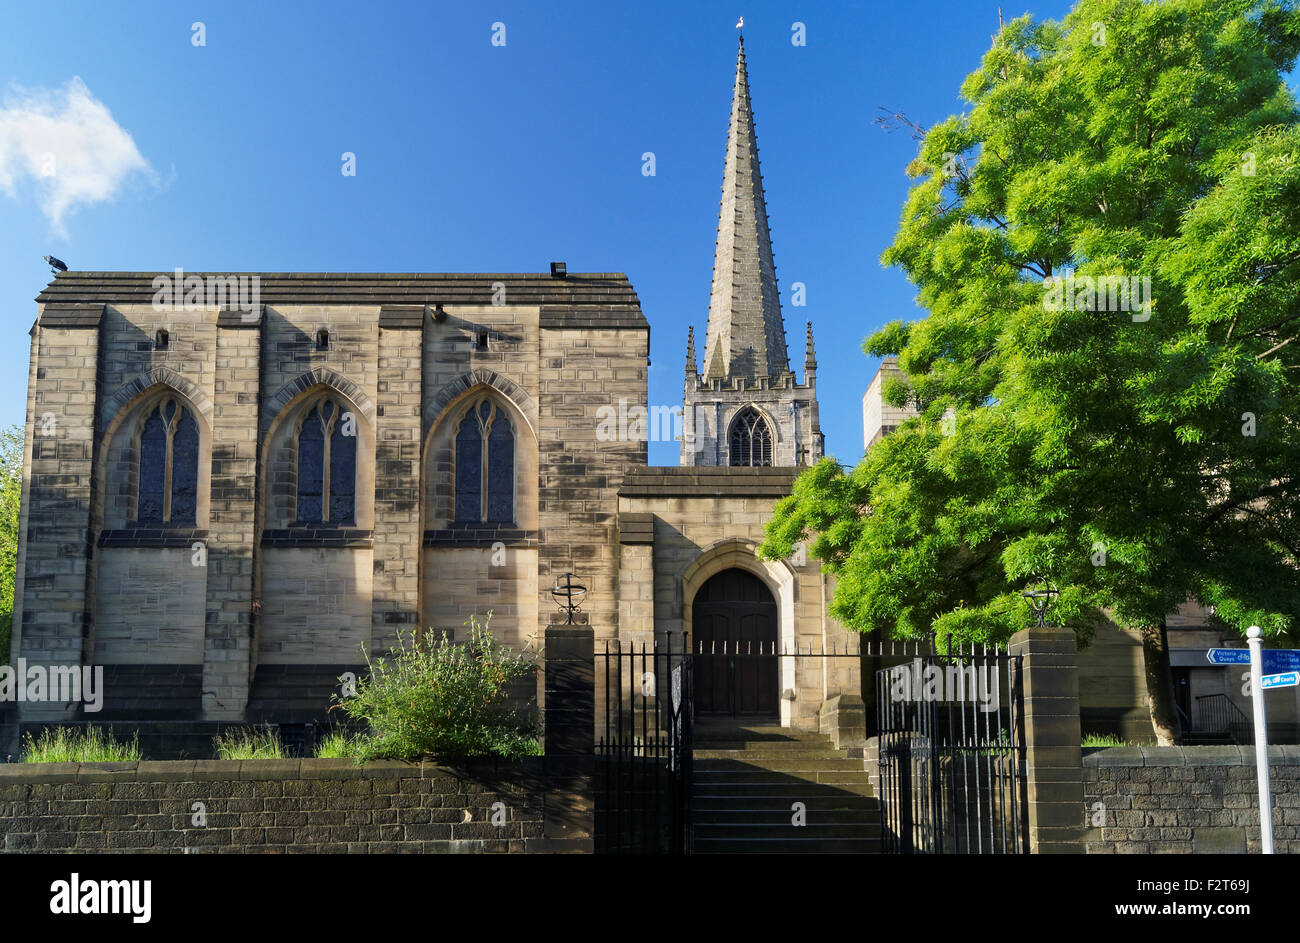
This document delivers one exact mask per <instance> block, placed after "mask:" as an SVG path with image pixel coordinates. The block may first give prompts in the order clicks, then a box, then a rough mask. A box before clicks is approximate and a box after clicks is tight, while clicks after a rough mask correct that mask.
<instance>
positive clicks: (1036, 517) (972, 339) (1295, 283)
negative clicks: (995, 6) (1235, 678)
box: [763, 0, 1300, 743]
mask: <svg viewBox="0 0 1300 943" xmlns="http://www.w3.org/2000/svg"><path fill="white" fill-rule="evenodd" d="M1298 49H1300V16H1298V15H1297V13H1296V11H1295V9H1294V8H1293V7H1292V5H1291V4H1290V3H1286V2H1254V0H1164V2H1160V3H1153V2H1144V0H1080V2H1079V3H1078V4H1077V5H1076V6H1075V7H1074V8H1073V10H1072V11H1071V12H1070V13H1069V14H1068V15H1067V16H1066V17H1065V19H1064V20H1063V21H1061V22H1051V21H1047V22H1041V21H1036V20H1034V19H1033V18H1031V17H1028V16H1026V17H1022V18H1020V19H1017V20H1015V21H1013V22H1011V23H1009V24H1007V25H1006V26H1005V27H1004V28H1003V29H1002V30H1001V31H1000V32H999V34H998V35H997V36H996V37H995V38H994V41H993V44H992V47H991V48H990V50H989V51H988V52H987V53H986V54H985V56H984V59H983V62H982V63H981V65H980V68H979V69H978V70H976V71H975V72H974V73H973V74H971V75H970V76H969V77H968V78H967V80H966V82H965V83H964V84H963V86H962V94H963V96H964V97H965V98H966V100H968V101H969V102H970V105H971V108H970V110H969V112H968V113H966V114H963V115H960V116H954V117H950V118H948V119H947V120H946V121H943V122H941V123H940V124H938V125H935V126H934V127H932V128H931V129H929V130H928V131H926V132H924V134H923V140H922V143H921V145H920V153H919V155H918V157H917V158H916V160H915V161H914V162H913V163H912V164H911V166H910V167H909V173H910V174H911V175H912V176H913V177H914V178H915V179H916V181H917V182H916V183H915V185H914V186H913V188H912V190H911V192H910V194H909V197H908V200H907V203H906V206H905V208H904V211H903V215H902V221H901V223H900V226H899V230H898V232H897V235H896V237H895V239H894V242H893V244H892V245H891V246H890V247H889V249H888V250H887V251H886V252H885V254H884V257H883V261H884V262H885V263H886V264H889V265H897V266H899V267H901V268H902V269H903V270H904V271H905V272H906V273H907V275H908V277H909V278H910V279H911V280H912V282H913V283H914V284H915V285H916V286H917V288H918V292H919V295H918V301H919V304H920V305H921V306H922V307H923V308H925V309H926V310H927V311H928V312H929V315H928V317H926V318H924V319H923V320H919V321H915V322H912V323H903V322H894V323H891V324H889V325H887V326H885V327H884V328H883V329H882V330H880V331H879V332H877V333H876V334H875V335H873V336H872V337H870V338H868V340H867V342H866V344H865V345H864V346H865V349H866V351H867V352H868V353H870V354H873V355H887V354H892V355H896V356H897V357H898V363H899V366H900V367H901V368H902V370H903V371H904V374H905V376H904V379H903V380H901V381H899V382H893V383H890V384H887V386H886V390H885V395H886V398H887V400H889V401H890V402H892V403H893V404H895V405H902V404H904V403H907V402H911V403H913V404H915V405H916V406H917V407H918V409H919V411H920V416H919V418H918V419H915V420H912V421H909V422H908V423H906V424H905V425H904V426H903V427H902V428H900V429H899V430H898V431H897V432H896V433H894V434H893V435H892V436H890V437H888V438H886V439H885V440H883V441H882V442H880V443H879V444H877V445H876V446H873V447H872V448H871V449H870V450H869V451H868V453H867V455H866V456H865V458H864V459H863V460H862V462H861V463H860V464H859V465H858V466H857V467H856V468H854V469H852V470H851V471H849V472H847V473H845V472H844V471H841V469H840V467H839V466H837V465H836V464H835V463H834V462H833V461H829V460H828V461H824V462H822V463H821V464H820V465H818V466H817V467H815V468H813V469H811V470H810V471H808V472H806V473H805V474H803V475H802V476H800V478H799V479H798V480H797V482H796V484H795V487H794V491H793V494H792V495H791V497H789V498H787V499H785V500H784V501H782V502H780V503H779V504H778V506H777V508H776V513H775V516H774V518H773V520H772V521H771V522H770V524H769V526H768V530H767V539H766V540H765V542H764V545H763V552H764V553H765V554H766V555H767V556H770V557H780V556H786V555H788V554H789V553H790V552H791V550H792V548H793V545H794V544H795V543H796V542H797V541H800V540H803V539H806V538H807V537H809V535H815V539H814V540H813V542H812V543H811V545H810V550H811V552H812V553H813V554H814V555H816V556H818V557H820V558H821V559H822V560H823V561H824V563H825V565H826V567H827V568H828V569H829V570H830V571H832V572H833V573H835V574H837V575H838V585H837V590H836V595H835V598H834V601H833V604H832V611H833V612H834V614H835V615H836V616H837V617H838V618H839V619H841V620H842V621H843V622H844V623H846V624H847V625H849V626H851V627H854V628H857V629H859V630H862V631H876V630H878V631H881V632H884V633H886V634H888V635H892V636H895V637H912V636H917V635H921V634H930V633H934V635H935V636H936V637H937V638H938V639H940V640H942V639H944V638H954V639H958V640H962V641H977V640H978V641H991V642H1003V641H1005V640H1006V639H1007V638H1008V636H1009V635H1010V634H1011V633H1012V632H1014V631H1015V630H1017V629H1018V628H1020V627H1022V626H1024V625H1026V624H1027V623H1028V622H1029V614H1028V609H1027V607H1026V606H1025V602H1024V600H1023V599H1022V598H1021V593H1022V591H1023V588H1024V586H1025V585H1026V583H1027V581H1029V580H1030V579H1032V578H1034V577H1036V576H1038V577H1043V578H1047V579H1050V580H1051V581H1052V582H1053V583H1055V584H1056V586H1057V587H1058V588H1059V590H1060V596H1059V598H1058V599H1057V600H1056V602H1055V605H1054V607H1053V610H1052V615H1051V618H1052V619H1053V621H1054V622H1057V623H1059V624H1064V625H1067V626H1069V627H1070V628H1072V629H1073V630H1074V631H1075V632H1076V633H1077V634H1078V635H1079V636H1080V637H1081V639H1085V640H1086V639H1087V638H1088V637H1089V636H1090V635H1091V634H1092V633H1093V632H1094V631H1096V630H1097V628H1098V627H1099V626H1100V625H1103V624H1104V623H1105V618H1104V616H1103V614H1104V615H1105V616H1109V617H1110V618H1111V619H1113V620H1114V621H1116V622H1118V623H1119V624H1121V625H1124V626H1126V627H1130V628H1133V629H1136V630H1137V631H1138V632H1139V634H1140V636H1141V638H1142V642H1143V651H1144V655H1145V663H1146V680H1147V692H1148V705H1149V708H1150V713H1151V719H1152V723H1153V726H1154V728H1155V731H1156V734H1157V736H1158V738H1159V740H1160V742H1162V743H1170V742H1174V741H1175V740H1176V738H1177V736H1178V733H1179V724H1178V720H1177V717H1176V714H1175V712H1174V710H1173V704H1172V685H1171V681H1170V671H1169V660H1168V640H1167V630H1166V621H1165V620H1166V615H1167V614H1168V613H1169V612H1171V611H1173V610H1175V609H1176V608H1177V607H1178V606H1179V605H1180V604H1181V603H1183V602H1185V601H1187V600H1189V599H1193V600H1198V601H1200V602H1201V603H1202V604H1204V605H1206V606H1207V607H1211V611H1213V612H1214V613H1215V615H1216V616H1217V618H1219V619H1220V620H1222V621H1223V622H1224V623H1225V624H1227V625H1230V626H1233V627H1235V628H1237V629H1241V630H1244V629H1245V628H1246V627H1247V626H1249V625H1251V624H1258V625H1260V626H1262V627H1263V628H1264V629H1265V631H1266V632H1267V633H1269V634H1271V635H1278V634H1281V633H1285V632H1287V631H1288V630H1289V629H1290V628H1291V627H1292V625H1293V620H1294V618H1295V615H1296V613H1297V612H1300V581H1297V579H1296V576H1297V573H1296V561H1297V559H1298V558H1300V527H1297V521H1296V479H1295V475H1296V472H1297V469H1300V435H1298V433H1297V429H1296V426H1295V422H1294V420H1295V417H1297V416H1300V412H1297V409H1296V407H1297V406H1298V405H1300V403H1298V402H1297V394H1298V393H1300V390H1298V389H1297V373H1296V371H1297V370H1300V344H1292V340H1293V339H1294V338H1295V337H1296V336H1300V304H1297V300H1298V299H1300V130H1298V129H1297V110H1296V103H1295V101H1294V100H1293V97H1292V95H1291V93H1290V92H1289V91H1288V89H1287V87H1286V85H1285V84H1284V82H1283V78H1282V76H1283V73H1285V72H1286V71H1288V70H1289V69H1290V68H1291V67H1292V66H1293V64H1294V62H1295V59H1296V54H1297V50H1298ZM1067 277H1068V278H1072V279H1073V281H1067ZM1116 277H1123V279H1124V281H1123V282H1122V283H1121V282H1119V281H1118V280H1114V279H1115V278H1116ZM1098 279H1102V281H1100V282H1098V281H1097V280H1098ZM1134 279H1136V281H1134ZM1120 286H1122V290H1121V288H1120ZM1089 289H1091V291H1089ZM1121 302H1125V303H1126V307H1125V306H1124V305H1121ZM1116 309H1119V310H1116ZM1135 309H1136V310H1135Z"/></svg>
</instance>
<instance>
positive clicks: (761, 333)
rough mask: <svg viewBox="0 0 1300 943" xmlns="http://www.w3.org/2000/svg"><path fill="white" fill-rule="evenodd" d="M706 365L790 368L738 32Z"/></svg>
mask: <svg viewBox="0 0 1300 943" xmlns="http://www.w3.org/2000/svg"><path fill="white" fill-rule="evenodd" d="M704 370H705V377H706V378H707V379H713V378H722V379H728V378H732V377H744V378H745V379H747V380H751V381H752V380H755V379H757V378H759V377H779V376H781V375H783V374H785V373H788V372H789V370H790V363H789V359H788V357H787V354H786V347H785V322H784V321H783V320H782V318H781V296H780V293H779V292H778V290H777V285H776V262H775V261H774V259H773V257H772V236H771V233H770V232H769V230H768V225H767V204H766V202H765V201H764V198H763V175H762V172H761V171H760V169H759V166H758V139H757V137H756V136H755V134H754V114H753V110H752V109H751V107H750V101H749V75H748V72H747V71H746V67H745V38H744V36H742V37H741V38H740V48H739V51H738V52H737V53H736V82H735V87H734V89H733V93H732V101H731V125H730V128H729V130H728V133H727V157H726V164H725V166H724V168H723V173H722V205H721V208H720V210H719V212H718V241H717V247H716V248H715V250H714V256H713V290H712V293H711V295H710V297H709V327H708V336H707V338H706V339H705V344H704Z"/></svg>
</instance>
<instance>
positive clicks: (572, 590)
mask: <svg viewBox="0 0 1300 943" xmlns="http://www.w3.org/2000/svg"><path fill="white" fill-rule="evenodd" d="M551 595H552V596H553V597H555V604H556V605H557V606H559V607H560V610H561V611H562V612H564V613H566V618H565V620H564V624H565V625H574V621H573V617H574V615H575V614H577V612H578V609H579V608H581V606H582V598H583V597H584V596H586V595H587V587H585V586H583V585H582V584H581V583H575V582H574V581H573V574H572V573H561V574H560V575H559V576H557V577H556V578H555V585H554V586H552V587H551Z"/></svg>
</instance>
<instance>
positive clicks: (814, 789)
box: [691, 781, 876, 802]
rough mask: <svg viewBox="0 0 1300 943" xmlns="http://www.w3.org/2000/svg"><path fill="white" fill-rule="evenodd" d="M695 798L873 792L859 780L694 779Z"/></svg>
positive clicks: (809, 797) (807, 798) (872, 794)
mask: <svg viewBox="0 0 1300 943" xmlns="http://www.w3.org/2000/svg"><path fill="white" fill-rule="evenodd" d="M691 795H692V796H694V797H696V798H697V799H751V798H753V799H758V798H763V799H787V800H788V801H790V802H794V801H796V800H798V801H799V802H811V801H812V800H813V799H825V798H828V797H834V796H867V797H869V798H874V797H875V795H876V793H875V791H874V790H873V789H872V788H871V783H870V782H859V783H835V784H833V785H832V784H827V783H800V782H795V781H790V782H781V783H773V782H757V783H754V782H749V783H743V782H742V783H732V782H712V783H700V782H697V783H695V784H694V786H693V787H692V789H691Z"/></svg>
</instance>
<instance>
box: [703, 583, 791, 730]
mask: <svg viewBox="0 0 1300 943" xmlns="http://www.w3.org/2000/svg"><path fill="white" fill-rule="evenodd" d="M691 635H692V642H691V649H692V651H694V652H695V653H696V654H695V665H694V673H695V712H696V713H697V714H703V715H720V714H723V715H732V716H741V715H744V716H746V717H748V718H752V719H755V720H758V719H764V720H769V719H774V718H776V717H778V715H779V710H778V703H779V702H778V698H779V697H780V672H779V658H778V656H777V654H776V652H777V611H776V600H774V599H773V598H772V594H771V592H770V591H769V590H768V588H767V586H766V585H765V584H764V583H763V581H762V580H760V579H759V578H758V577H757V576H755V575H754V574H752V573H749V572H747V571H746V570H739V569H731V570H723V571H722V572H721V573H718V574H716V575H714V576H713V577H711V578H710V579H709V580H708V581H707V582H706V583H705V584H704V585H703V586H702V587H700V591H699V592H698V593H696V595H695V600H694V602H693V603H692V607H691Z"/></svg>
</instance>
